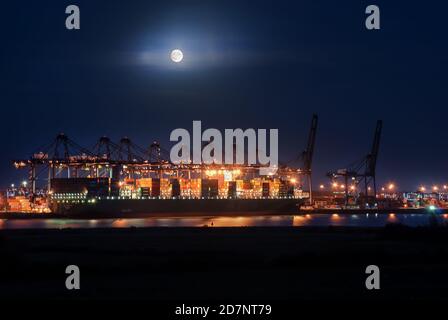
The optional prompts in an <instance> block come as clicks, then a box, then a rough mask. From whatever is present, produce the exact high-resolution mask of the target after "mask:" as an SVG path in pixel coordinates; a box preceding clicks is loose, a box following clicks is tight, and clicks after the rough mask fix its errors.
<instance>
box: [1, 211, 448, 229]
mask: <svg viewBox="0 0 448 320" xmlns="http://www.w3.org/2000/svg"><path fill="white" fill-rule="evenodd" d="M434 221H438V222H440V223H448V214H443V215H438V216H432V215H422V214H397V215H395V214H346V215H342V214H309V215H304V216H302V215H300V216H299V215H297V216H294V215H285V216H241V217H219V216H208V217H181V218H179V217H175V218H165V217H163V218H161V217H152V218H142V219H131V218H126V219H90V220H77V219H22V220H20V219H2V220H0V230H2V229H3V230H4V229H65V228H73V229H77V228H81V229H86V228H87V229H89V228H90V229H92V228H130V227H136V228H147V227H304V226H321V227H322V226H347V227H383V226H385V225H386V224H390V223H401V224H403V225H407V226H411V227H416V226H425V225H429V224H430V223H432V222H434Z"/></svg>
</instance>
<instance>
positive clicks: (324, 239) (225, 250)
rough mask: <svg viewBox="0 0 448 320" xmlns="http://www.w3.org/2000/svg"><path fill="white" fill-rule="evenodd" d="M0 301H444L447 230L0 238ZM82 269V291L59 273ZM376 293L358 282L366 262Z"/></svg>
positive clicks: (168, 231)
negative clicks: (375, 273)
mask: <svg viewBox="0 0 448 320" xmlns="http://www.w3.org/2000/svg"><path fill="white" fill-rule="evenodd" d="M0 256H1V263H0V298H1V299H5V298H6V299H18V300H24V299H32V300H35V299H47V298H57V299H77V298H82V299H84V298H88V299H92V298H93V299H110V298H113V299H150V300H158V301H160V300H162V301H167V300H177V301H185V302H188V301H192V300H198V299H199V300H204V299H205V300H213V301H224V300H226V301H229V300H231V301H236V302H238V301H248V300H250V301H264V302H266V301H275V300H278V299H288V300H300V301H304V300H309V299H311V300H314V299H331V300H334V299H336V300H339V299H342V300H349V299H350V300H351V299H369V300H370V299H394V300H395V299H400V300H401V299H441V298H442V299H446V298H448V230H447V229H446V228H441V227H436V228H434V227H433V228H421V229H408V228H405V227H397V226H391V227H386V228H385V229H362V230H361V229H349V228H343V229H339V228H151V229H135V228H133V229H102V230H98V229H89V230H11V231H2V232H0ZM71 264H75V265H78V266H79V267H80V269H81V290H78V291H68V290H67V289H66V288H65V278H66V275H65V268H66V266H67V265H71ZM371 264H375V265H378V266H379V267H380V268H381V289H380V290H379V291H368V290H366V288H365V286H364V282H365V278H366V274H365V268H366V266H367V265H371Z"/></svg>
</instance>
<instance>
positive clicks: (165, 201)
mask: <svg viewBox="0 0 448 320" xmlns="http://www.w3.org/2000/svg"><path fill="white" fill-rule="evenodd" d="M42 150H43V151H40V152H37V153H34V154H33V155H32V156H31V157H30V158H29V159H26V160H17V161H14V166H15V167H16V168H18V169H28V172H29V178H28V180H27V183H28V186H27V189H28V190H29V192H28V194H27V196H26V197H27V198H29V199H30V207H31V211H33V210H34V211H36V210H38V211H40V212H42V211H43V212H44V213H47V211H50V212H51V214H53V215H55V216H56V215H57V216H64V217H77V218H82V217H85V218H103V217H104V218H107V217H142V216H150V215H167V216H168V215H170V216H177V215H213V214H218V213H219V214H223V215H224V214H233V215H236V214H250V213H256V214H264V213H265V214H276V213H278V214H288V213H295V212H298V208H299V206H300V205H301V204H302V203H303V202H304V201H305V199H307V198H308V197H309V194H308V192H306V191H304V190H303V188H302V186H303V183H304V179H303V177H304V176H306V174H305V173H304V172H303V170H301V169H295V168H291V167H288V166H284V165H280V166H277V167H275V170H273V172H272V174H268V175H260V174H259V172H260V169H261V168H262V167H263V166H262V165H259V164H247V163H245V164H238V165H229V164H216V163H213V164H193V163H177V164H174V163H172V162H171V161H170V160H169V152H168V151H166V150H164V149H162V147H161V146H160V144H158V143H157V142H154V143H152V144H151V145H150V147H149V148H148V149H145V148H142V147H139V146H137V145H136V144H134V143H133V142H131V140H130V139H129V138H127V137H125V138H122V139H121V140H120V142H119V143H114V142H112V141H111V140H110V139H109V138H107V137H102V138H100V139H99V141H98V142H97V143H96V145H95V146H94V147H93V149H86V148H83V147H80V146H79V145H78V144H77V143H75V142H74V141H72V140H71V139H69V138H68V137H67V136H66V135H65V134H59V135H58V136H57V137H56V139H55V140H54V141H53V142H52V143H50V145H49V146H47V147H44V148H43V149H42ZM304 174H305V175H304ZM39 181H41V182H42V181H43V182H44V183H45V185H44V187H43V188H42V186H40V188H41V189H40V191H39V190H38V188H37V184H38V183H39ZM41 184H42V183H41ZM10 198H11V197H10ZM42 203H45V204H46V205H42ZM18 205H21V206H22V207H24V206H23V204H22V203H18ZM45 206H46V207H45ZM36 208H38V209H36ZM42 208H43V209H42Z"/></svg>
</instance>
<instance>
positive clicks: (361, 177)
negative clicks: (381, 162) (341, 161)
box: [327, 120, 383, 206]
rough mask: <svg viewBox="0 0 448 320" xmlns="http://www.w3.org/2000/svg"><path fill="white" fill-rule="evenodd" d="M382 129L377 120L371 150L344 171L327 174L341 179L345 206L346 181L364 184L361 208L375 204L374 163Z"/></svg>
mask: <svg viewBox="0 0 448 320" xmlns="http://www.w3.org/2000/svg"><path fill="white" fill-rule="evenodd" d="M382 129H383V121H382V120H378V121H377V123H376V128H375V133H374V137H373V143H372V149H371V151H370V153H369V154H367V155H366V156H365V157H363V158H362V159H361V160H360V161H357V162H355V163H353V164H351V165H350V166H348V167H347V168H346V169H339V170H337V171H335V172H329V173H328V174H327V176H328V177H330V178H331V179H337V178H340V177H341V178H343V179H344V191H345V205H346V206H347V205H348V199H349V190H348V180H349V179H351V180H353V181H354V182H356V184H360V183H363V182H364V194H363V196H362V197H361V201H362V203H361V204H362V205H363V206H371V205H375V204H376V197H377V192H376V163H377V159H378V152H379V148H380V140H381V131H382ZM371 188H373V196H372V195H369V191H371Z"/></svg>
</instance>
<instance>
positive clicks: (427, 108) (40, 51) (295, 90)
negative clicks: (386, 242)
mask: <svg viewBox="0 0 448 320" xmlns="http://www.w3.org/2000/svg"><path fill="white" fill-rule="evenodd" d="M69 4H77V5H78V6H79V7H80V9H81V30H79V31H68V30H66V29H65V18H66V14H65V7H66V6H67V5H69ZM369 4H377V5H378V6H379V7H380V9H381V30H380V31H368V30H366V28H365V26H364V20H365V17H366V14H365V13H364V10H365V8H366V6H367V5H369ZM1 12H2V15H1V22H0V23H1V25H0V30H1V31H0V32H1V42H2V46H1V59H0V66H1V67H0V70H1V80H0V81H1V96H0V97H1V98H0V99H1V110H2V116H1V119H2V123H1V126H0V132H1V136H2V137H3V139H2V140H3V142H2V152H1V153H0V177H1V183H0V185H1V186H5V185H7V184H9V183H11V182H17V181H19V179H21V178H20V177H21V176H23V177H25V176H26V172H16V171H15V170H14V168H13V167H12V165H11V160H12V159H15V158H26V157H28V156H29V155H30V153H31V152H33V151H34V150H35V149H36V148H37V147H39V146H40V145H42V144H45V143H47V142H50V141H51V140H52V139H53V138H54V137H55V135H56V134H57V133H59V132H65V133H66V134H68V135H69V136H70V137H71V138H72V139H74V140H75V141H77V142H78V143H79V144H81V145H83V146H86V147H91V146H93V145H94V143H95V141H96V140H97V138H98V137H99V136H101V135H108V136H110V137H111V138H113V139H114V140H119V139H120V137H122V136H125V135H127V136H129V137H131V138H132V139H133V140H134V141H135V142H136V143H138V144H140V145H142V146H147V145H149V143H150V142H151V141H153V140H154V139H158V140H160V141H161V142H162V144H165V145H167V143H168V139H169V134H170V132H171V130H173V129H175V128H179V127H182V128H187V129H191V125H192V120H202V122H203V126H204V127H206V128H209V127H215V128H220V129H224V128H238V127H242V128H268V129H269V128H278V129H279V141H280V158H281V160H283V161H288V160H290V159H292V158H295V157H296V156H297V155H298V154H299V153H300V152H301V150H302V149H303V148H304V146H305V143H306V138H307V134H308V127H309V122H310V118H311V115H312V114H313V113H318V114H319V116H320V127H319V132H318V136H317V147H316V153H315V163H314V164H315V166H314V168H315V177H316V178H315V179H316V180H317V181H319V182H325V181H326V178H325V173H326V172H327V171H330V170H333V169H338V168H341V167H344V166H346V165H348V164H349V163H351V162H353V161H355V160H357V159H359V158H360V157H361V156H362V155H364V154H366V153H367V152H368V151H369V149H370V146H371V140H372V135H373V130H374V126H375V122H376V120H377V119H383V120H384V131H383V141H382V146H381V149H380V156H379V160H378V166H379V167H378V174H379V184H380V185H381V184H382V183H387V182H388V181H394V182H396V183H397V185H398V186H399V187H402V188H407V189H415V188H416V187H417V186H418V185H420V184H422V183H425V184H426V185H430V184H432V183H445V182H446V183H448V175H447V172H446V171H447V170H446V163H447V160H446V159H447V158H448V144H447V140H448V130H447V125H446V123H447V116H448V108H447V90H446V87H447V78H446V76H447V71H448V70H447V69H448V67H447V66H448V64H447V62H448V61H447V60H448V45H447V41H446V39H447V32H448V27H447V25H448V24H447V18H446V14H447V12H448V5H447V4H442V2H441V1H425V2H418V3H414V2H413V1H378V0H372V1H368V2H367V1H343V0H339V1H337V0H336V1H322V0H306V1H300V0H297V1H290V2H289V1H279V0H277V1H241V0H238V1H231V0H226V1H211V0H207V1H186V0H183V1H176V0H170V1H160V2H157V1H111V0H108V1H92V0H89V1H81V0H71V1H44V0H36V1H32V2H31V1H29V4H25V3H24V2H23V1H19V2H17V1H9V2H8V3H6V2H4V3H2V10H1ZM174 48H181V49H182V50H183V51H184V54H185V60H184V62H183V63H182V64H181V65H174V64H173V63H171V62H170V61H169V52H170V51H171V50H172V49H174Z"/></svg>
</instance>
